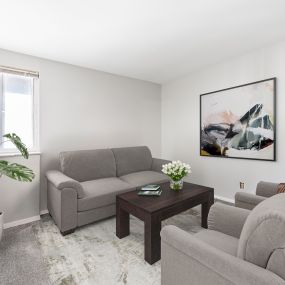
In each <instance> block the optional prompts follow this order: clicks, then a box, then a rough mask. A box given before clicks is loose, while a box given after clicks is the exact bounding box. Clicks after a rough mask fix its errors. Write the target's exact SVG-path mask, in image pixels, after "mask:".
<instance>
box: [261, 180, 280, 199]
mask: <svg viewBox="0 0 285 285" xmlns="http://www.w3.org/2000/svg"><path fill="white" fill-rule="evenodd" d="M278 185H279V184H278V183H272V182H265V181H260V182H259V183H258V184H257V187H256V195H258V196H263V197H271V196H273V195H275V194H276V193H277V188H278Z"/></svg>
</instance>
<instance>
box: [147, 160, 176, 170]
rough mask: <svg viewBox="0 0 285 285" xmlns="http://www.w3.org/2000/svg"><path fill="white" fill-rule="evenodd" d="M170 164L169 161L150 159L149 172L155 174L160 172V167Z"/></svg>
mask: <svg viewBox="0 0 285 285" xmlns="http://www.w3.org/2000/svg"><path fill="white" fill-rule="evenodd" d="M169 162H171V161H170V160H166V159H160V158H153V159H152V166H151V170H153V171H156V172H161V169H162V165H163V164H166V163H169Z"/></svg>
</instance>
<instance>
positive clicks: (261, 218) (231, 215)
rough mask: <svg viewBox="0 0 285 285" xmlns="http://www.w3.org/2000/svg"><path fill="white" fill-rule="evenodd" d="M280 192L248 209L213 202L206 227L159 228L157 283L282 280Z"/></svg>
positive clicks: (284, 210)
mask: <svg viewBox="0 0 285 285" xmlns="http://www.w3.org/2000/svg"><path fill="white" fill-rule="evenodd" d="M284 205H285V194H278V195H275V196H273V197H271V198H269V199H266V201H263V202H262V203H261V204H259V205H258V206H257V207H255V209H253V210H252V211H249V210H246V209H240V208H236V207H233V206H228V205H223V204H219V203H216V204H214V205H213V206H212V207H211V209H210V213H209V216H208V224H209V229H207V230H202V231H201V232H199V233H197V234H195V235H191V234H189V233H187V232H185V231H183V230H181V229H179V228H177V227H175V226H166V227H164V228H163V229H162V231H161V284H162V285H173V284H179V285H186V284H187V285H189V284H191V285H208V284H209V285H233V284H236V285H245V284H247V285H268V284H270V285H284V284H285V270H284V265H285V239H284V236H285V206H284Z"/></svg>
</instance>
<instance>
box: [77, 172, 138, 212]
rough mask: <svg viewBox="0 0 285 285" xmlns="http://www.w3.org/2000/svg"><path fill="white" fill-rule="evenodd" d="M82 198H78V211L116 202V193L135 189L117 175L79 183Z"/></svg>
mask: <svg viewBox="0 0 285 285" xmlns="http://www.w3.org/2000/svg"><path fill="white" fill-rule="evenodd" d="M81 185H82V188H83V192H84V198H82V199H79V200H78V211H79V212H80V211H88V210H92V209H96V208H100V207H104V206H108V205H111V204H115V203H116V195H117V194H119V193H123V192H127V191H132V190H135V188H134V187H132V186H131V185H130V184H128V183H126V182H124V181H122V180H121V179H119V178H117V177H110V178H102V179H96V180H93V181H86V182H82V183H81Z"/></svg>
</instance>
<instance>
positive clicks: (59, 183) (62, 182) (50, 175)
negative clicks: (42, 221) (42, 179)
mask: <svg viewBox="0 0 285 285" xmlns="http://www.w3.org/2000/svg"><path fill="white" fill-rule="evenodd" d="M46 178H47V179H48V181H49V182H51V183H52V184H53V185H54V186H55V187H56V188H57V189H58V190H62V189H64V188H73V189H75V190H76V191H77V197H78V198H83V196H84V194H83V188H82V186H81V184H80V183H79V182H78V181H76V180H74V179H72V178H70V177H68V176H66V175H65V174H63V173H62V172H60V171H57V170H50V171H48V172H47V173H46Z"/></svg>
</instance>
